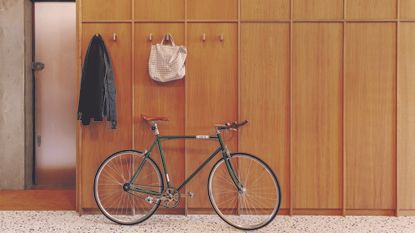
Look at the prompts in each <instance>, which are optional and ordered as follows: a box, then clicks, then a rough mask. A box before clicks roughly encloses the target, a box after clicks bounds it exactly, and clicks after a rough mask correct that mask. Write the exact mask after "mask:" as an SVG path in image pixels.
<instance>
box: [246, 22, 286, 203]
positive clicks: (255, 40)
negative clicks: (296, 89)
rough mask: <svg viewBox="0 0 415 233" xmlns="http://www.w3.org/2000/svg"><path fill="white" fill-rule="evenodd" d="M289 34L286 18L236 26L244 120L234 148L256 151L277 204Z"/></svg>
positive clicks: (283, 145)
mask: <svg viewBox="0 0 415 233" xmlns="http://www.w3.org/2000/svg"><path fill="white" fill-rule="evenodd" d="M264 35H269V36H264ZM289 38H290V30H289V24H280V23H277V24H271V23H266V24H262V23H244V24H242V26H241V79H240V118H241V120H245V119H246V120H248V121H249V123H248V124H247V125H246V126H244V127H243V128H242V129H241V130H240V138H239V139H240V141H239V150H240V151H243V152H248V153H253V154H255V155H257V156H259V157H260V158H261V159H262V160H264V161H265V162H266V163H267V164H268V165H270V166H271V168H272V169H273V170H274V172H275V174H277V176H278V178H279V181H280V182H281V187H282V196H283V198H282V200H283V203H282V208H289V203H290V198H289V193H290V192H289V191H290V183H289V182H290V180H289V179H290V176H289V175H290V170H289V167H290V164H289V162H290V160H289V148H290V145H289V143H290V142H289V133H290V132H289V131H290V128H289V127H290V122H289V117H290V110H289V109H290V99H289V98H290V93H289V90H290V63H289V56H290V46H289V43H290V40H289Z"/></svg>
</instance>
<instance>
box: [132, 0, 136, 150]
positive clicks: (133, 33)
mask: <svg viewBox="0 0 415 233" xmlns="http://www.w3.org/2000/svg"><path fill="white" fill-rule="evenodd" d="M134 8H135V0H131V19H132V21H131V115H132V116H131V147H132V148H133V149H135V101H134V100H135V23H134V20H135V9H134Z"/></svg>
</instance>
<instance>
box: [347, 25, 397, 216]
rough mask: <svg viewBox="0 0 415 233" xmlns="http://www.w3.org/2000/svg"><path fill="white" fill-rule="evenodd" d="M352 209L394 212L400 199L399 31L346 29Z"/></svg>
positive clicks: (386, 27) (376, 27)
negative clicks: (397, 76) (397, 74)
mask: <svg viewBox="0 0 415 233" xmlns="http://www.w3.org/2000/svg"><path fill="white" fill-rule="evenodd" d="M345 65H346V77H345V140H346V143H345V150H346V155H345V156H346V178H347V179H346V207H347V209H393V208H394V207H395V200H396V196H395V193H396V161H395V152H396V151H395V150H396V145H395V144H396V142H395V135H396V112H395V108H396V91H395V89H396V27H395V24H393V23H350V24H347V27H346V60H345Z"/></svg>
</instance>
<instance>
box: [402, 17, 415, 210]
mask: <svg viewBox="0 0 415 233" xmlns="http://www.w3.org/2000/svg"><path fill="white" fill-rule="evenodd" d="M399 38H400V40H399V80H398V90H399V92H398V158H399V161H398V162H399V163H398V171H399V186H398V187H399V190H398V193H399V208H400V209H415V180H414V177H415V169H414V167H415V156H414V155H415V142H414V139H415V92H414V90H415V78H414V77H415V47H414V41H415V24H414V23H402V24H401V26H400V33H399Z"/></svg>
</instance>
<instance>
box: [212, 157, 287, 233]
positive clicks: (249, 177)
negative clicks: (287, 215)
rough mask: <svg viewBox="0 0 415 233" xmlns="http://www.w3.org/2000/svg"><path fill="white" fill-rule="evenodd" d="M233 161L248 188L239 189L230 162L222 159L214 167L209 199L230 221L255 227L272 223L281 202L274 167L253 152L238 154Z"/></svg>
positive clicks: (244, 227)
mask: <svg viewBox="0 0 415 233" xmlns="http://www.w3.org/2000/svg"><path fill="white" fill-rule="evenodd" d="M229 161H230V162H231V163H232V166H233V168H234V170H235V172H236V175H237V176H238V178H239V180H240V181H241V183H242V185H243V187H244V190H243V191H242V192H238V190H237V188H236V186H235V184H234V183H233V181H232V178H231V177H230V175H229V172H228V169H227V168H226V163H225V161H224V160H223V159H221V160H219V161H218V162H217V163H216V164H215V165H214V167H213V168H212V170H211V173H210V175H209V182H208V192H209V199H210V202H211V204H212V207H213V208H214V209H215V211H216V213H217V214H218V215H219V217H221V218H222V219H223V220H224V221H225V222H227V223H228V224H230V225H232V226H234V227H236V228H238V229H242V230H255V229H259V228H262V227H264V226H266V225H267V224H269V223H270V222H271V221H272V220H273V219H274V218H275V216H276V215H277V213H278V211H279V208H280V205H281V190H280V186H279V182H278V179H277V177H276V176H275V174H274V173H273V171H272V170H271V168H270V167H269V166H268V165H266V164H265V163H264V162H263V161H262V160H260V159H259V158H257V157H255V156H252V155H249V154H234V155H232V156H231V158H230V159H229Z"/></svg>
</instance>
